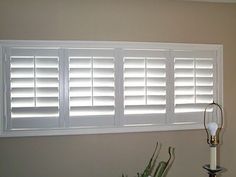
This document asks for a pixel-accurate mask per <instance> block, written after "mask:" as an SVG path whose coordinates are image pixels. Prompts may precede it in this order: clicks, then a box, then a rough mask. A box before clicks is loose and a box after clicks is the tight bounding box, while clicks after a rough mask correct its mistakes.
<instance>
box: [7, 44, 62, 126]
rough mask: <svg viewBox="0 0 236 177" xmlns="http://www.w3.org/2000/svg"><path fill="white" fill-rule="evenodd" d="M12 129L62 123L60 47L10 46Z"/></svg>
mask: <svg viewBox="0 0 236 177" xmlns="http://www.w3.org/2000/svg"><path fill="white" fill-rule="evenodd" d="M6 62H7V66H8V68H9V73H8V79H9V82H8V91H9V100H10V101H9V107H8V110H9V111H8V114H9V122H8V128H10V129H18V128H21V129H27V128H50V127H58V126H59V109H60V106H59V83H60V82H59V80H60V77H59V51H58V50H57V49H27V48H9V49H8V50H7V55H6Z"/></svg>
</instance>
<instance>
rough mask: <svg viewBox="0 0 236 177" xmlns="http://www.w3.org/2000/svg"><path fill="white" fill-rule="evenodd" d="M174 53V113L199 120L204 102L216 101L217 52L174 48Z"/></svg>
mask: <svg viewBox="0 0 236 177" xmlns="http://www.w3.org/2000/svg"><path fill="white" fill-rule="evenodd" d="M173 56H174V96H175V99H174V112H175V114H176V115H177V116H178V115H179V116H182V117H186V116H189V119H187V120H186V119H185V120H184V121H186V122H187V121H188V120H189V121H190V122H191V120H192V121H194V122H195V121H200V120H201V117H202V112H203V111H204V108H205V107H206V105H207V104H209V103H212V102H213V100H214V101H217V100H216V86H215V79H216V52H215V51H175V52H173ZM183 115H185V116H183ZM190 115H192V116H190ZM197 119H198V120H197Z"/></svg>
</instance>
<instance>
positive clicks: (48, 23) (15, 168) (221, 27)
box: [0, 0, 236, 177]
mask: <svg viewBox="0 0 236 177" xmlns="http://www.w3.org/2000/svg"><path fill="white" fill-rule="evenodd" d="M0 39H36V40H39V39H41V40H116V41H119V40H121V41H146V42H149V41H156V42H186V43H217V44H223V45H224V105H225V110H226V118H227V125H226V131H225V133H224V143H223V146H222V148H221V164H222V165H223V166H225V167H226V168H228V172H227V173H225V174H224V175H223V176H227V177H234V176H235V173H236V169H235V168H234V164H236V154H235V151H233V150H235V149H236V142H235V141H234V138H233V137H234V135H235V134H236V129H235V125H236V119H235V115H236V109H235V104H234V103H235V100H236V93H235V91H236V77H235V74H236V70H235V67H236V5H234V4H217V3H201V2H199V3H194V2H181V1H167V0H166V1H157V0H37V1H36V0H20V1H19V0H0ZM204 136H205V133H204V131H203V130H198V131H176V132H175V131H172V132H151V133H128V134H106V135H78V136H54V137H33V138H31V137H28V138H0V176H1V177H78V176H81V177H120V176H121V175H120V174H121V173H122V172H126V173H128V174H129V175H130V176H134V175H135V174H136V172H137V171H140V170H142V168H143V167H144V164H146V162H147V160H148V158H149V156H150V154H151V152H152V150H153V147H154V144H155V141H156V139H157V138H158V139H159V140H161V141H162V142H163V144H164V145H165V146H164V148H163V151H162V152H163V153H162V158H163V159H165V158H166V155H165V154H166V153H165V151H166V150H165V148H166V147H167V146H168V145H172V146H175V147H176V161H175V163H174V165H173V168H172V169H171V171H170V173H169V177H197V176H198V177H203V176H207V175H206V174H205V173H204V171H203V170H202V168H201V166H202V165H203V164H205V163H207V162H208V155H209V152H208V146H207V145H206V143H205V139H204Z"/></svg>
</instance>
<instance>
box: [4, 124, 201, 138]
mask: <svg viewBox="0 0 236 177" xmlns="http://www.w3.org/2000/svg"><path fill="white" fill-rule="evenodd" d="M197 129H204V126H203V125H202V124H171V125H155V126H138V127H137V126H134V127H132V126H123V127H116V128H114V127H113V128H110V127H109V128H104V127H102V128H70V129H53V130H10V131H2V132H1V134H0V137H2V138H3V137H34V136H60V135H84V134H86V135H89V134H108V133H110V134H111V133H135V132H154V131H179V130H197Z"/></svg>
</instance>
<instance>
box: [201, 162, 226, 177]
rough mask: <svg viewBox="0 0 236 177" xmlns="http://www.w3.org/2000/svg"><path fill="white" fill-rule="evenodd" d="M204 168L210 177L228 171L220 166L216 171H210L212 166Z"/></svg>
mask: <svg viewBox="0 0 236 177" xmlns="http://www.w3.org/2000/svg"><path fill="white" fill-rule="evenodd" d="M203 168H204V169H205V170H207V173H208V174H209V177H215V176H216V175H218V174H220V173H222V172H224V171H225V170H226V169H225V168H223V167H220V166H217V167H216V169H215V170H212V169H210V165H209V164H208V165H204V166H203Z"/></svg>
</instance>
